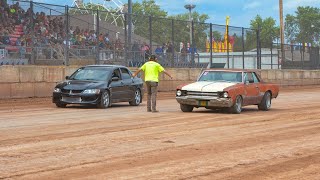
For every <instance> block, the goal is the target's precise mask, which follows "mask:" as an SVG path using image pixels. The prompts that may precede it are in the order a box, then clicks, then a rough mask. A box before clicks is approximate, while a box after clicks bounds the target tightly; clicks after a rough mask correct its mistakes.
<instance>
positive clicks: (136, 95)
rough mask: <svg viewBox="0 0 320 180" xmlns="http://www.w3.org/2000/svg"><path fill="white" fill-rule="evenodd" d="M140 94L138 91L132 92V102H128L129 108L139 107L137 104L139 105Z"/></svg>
mask: <svg viewBox="0 0 320 180" xmlns="http://www.w3.org/2000/svg"><path fill="white" fill-rule="evenodd" d="M141 98H142V96H141V92H140V89H136V91H135V92H134V97H133V98H132V99H133V100H132V101H130V102H129V104H130V105H131V106H139V104H140V103H141Z"/></svg>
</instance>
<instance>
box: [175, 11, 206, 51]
mask: <svg viewBox="0 0 320 180" xmlns="http://www.w3.org/2000/svg"><path fill="white" fill-rule="evenodd" d="M191 17H192V19H193V27H194V28H193V29H194V32H193V35H194V37H193V39H194V45H195V47H197V49H200V50H202V51H204V50H205V48H206V47H205V45H206V40H207V36H208V35H209V34H210V33H209V31H210V24H206V23H205V22H206V20H208V19H209V16H208V15H207V14H199V13H198V12H196V11H194V12H193V13H192V14H191ZM169 18H172V19H175V20H177V21H175V24H176V26H175V28H174V29H175V31H176V32H175V33H174V34H175V37H174V38H175V40H176V41H177V42H184V43H186V42H190V25H191V23H190V21H189V13H184V14H178V15H175V16H170V17H169ZM190 46H191V45H190Z"/></svg>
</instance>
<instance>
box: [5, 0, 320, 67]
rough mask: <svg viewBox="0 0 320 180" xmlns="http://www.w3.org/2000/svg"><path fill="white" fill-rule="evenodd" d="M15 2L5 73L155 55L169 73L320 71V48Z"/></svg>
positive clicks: (200, 26)
mask: <svg viewBox="0 0 320 180" xmlns="http://www.w3.org/2000/svg"><path fill="white" fill-rule="evenodd" d="M7 2H8V3H7V4H4V5H3V6H4V7H7V9H9V13H11V14H9V15H8V17H6V16H4V18H3V16H2V19H1V20H2V23H0V25H1V26H0V28H1V29H0V30H1V31H0V33H1V34H0V37H1V44H0V63H1V65H3V64H12V65H15V64H35V65H72V64H76V65H85V64H119V65H125V66H131V67H138V66H141V65H142V64H143V63H144V62H146V61H147V60H148V58H149V56H150V55H151V54H155V55H156V56H157V57H158V61H159V63H161V64H162V65H163V66H165V67H176V68H179V67H199V68H206V67H211V68H236V69H315V68H319V48H316V47H307V46H303V45H302V46H294V45H284V48H283V49H284V51H283V53H282V52H281V48H280V45H279V44H274V43H264V42H261V41H260V31H259V30H256V29H248V28H242V27H233V26H228V25H216V24H211V23H199V22H196V21H181V20H173V19H168V18H161V17H151V16H143V15H139V16H138V15H134V14H132V15H130V14H122V13H119V12H117V13H112V12H108V11H103V10H89V9H81V8H74V7H69V6H59V5H52V4H45V3H38V2H33V1H14V0H8V1H7ZM130 20H131V21H130ZM130 22H132V24H131V26H130ZM6 27H7V28H6ZM283 58H284V59H283Z"/></svg>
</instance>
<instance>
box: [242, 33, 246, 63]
mask: <svg viewBox="0 0 320 180" xmlns="http://www.w3.org/2000/svg"><path fill="white" fill-rule="evenodd" d="M244 46H245V45H244V28H242V69H244V68H245V65H244V51H245V49H244V48H245V47H244Z"/></svg>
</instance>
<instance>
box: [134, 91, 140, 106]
mask: <svg viewBox="0 0 320 180" xmlns="http://www.w3.org/2000/svg"><path fill="white" fill-rule="evenodd" d="M134 99H135V100H136V104H140V100H141V95H140V91H139V90H136V92H135V97H134Z"/></svg>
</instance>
